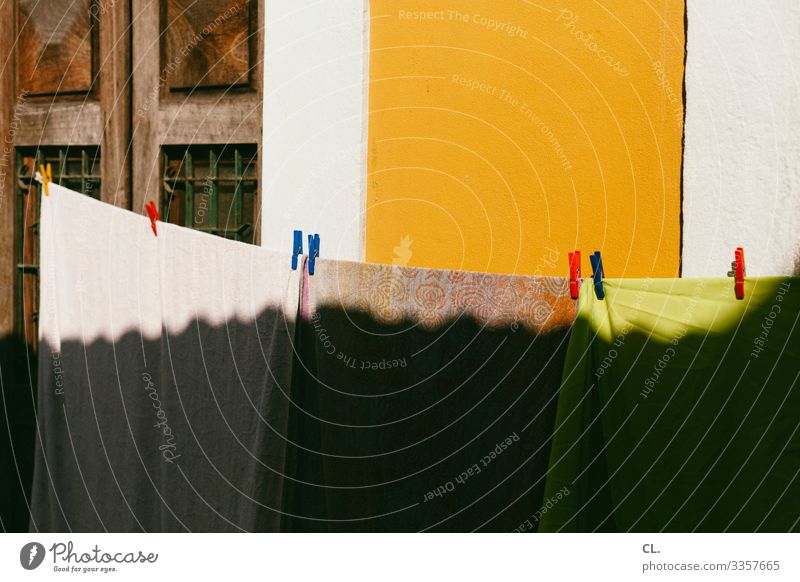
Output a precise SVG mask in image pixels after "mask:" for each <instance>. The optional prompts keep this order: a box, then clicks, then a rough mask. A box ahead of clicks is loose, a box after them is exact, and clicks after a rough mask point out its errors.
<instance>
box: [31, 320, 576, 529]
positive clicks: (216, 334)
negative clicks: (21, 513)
mask: <svg viewBox="0 0 800 582" xmlns="http://www.w3.org/2000/svg"><path fill="white" fill-rule="evenodd" d="M165 333H166V332H165ZM567 341H568V329H566V328H561V329H558V330H555V331H551V332H549V333H546V334H537V333H535V332H532V331H529V330H527V331H526V330H525V329H524V328H522V327H516V326H507V327H505V328H502V329H491V330H490V329H487V328H483V327H481V325H480V324H478V323H477V322H475V321H473V320H471V319H468V318H460V319H457V320H455V321H449V322H442V325H441V326H440V327H439V328H438V329H437V330H436V331H427V330H424V329H422V328H420V327H419V326H415V325H414V324H411V323H408V322H398V323H397V324H396V325H390V326H389V325H385V324H381V323H378V322H376V321H374V320H373V319H372V318H371V317H370V316H368V315H365V314H363V313H354V312H352V311H348V312H344V311H343V310H337V309H321V310H320V311H318V312H317V313H316V314H315V315H314V317H313V319H312V320H310V321H309V322H307V323H305V324H302V325H299V326H298V330H297V333H296V336H294V337H292V336H291V335H290V333H289V331H288V330H287V326H286V322H285V320H284V317H283V314H282V313H277V312H273V311H265V312H262V313H261V314H260V315H259V316H258V318H257V320H256V321H255V322H240V321H228V322H226V323H225V324H224V325H219V326H210V325H207V324H206V323H205V322H199V323H194V324H192V325H190V326H189V327H188V328H186V329H185V330H183V331H181V332H180V333H177V334H171V335H163V336H162V337H161V339H160V340H158V341H143V340H142V338H141V337H140V336H139V334H138V333H128V334H126V335H124V336H123V337H121V338H120V339H119V340H118V341H116V342H114V343H109V342H107V341H96V342H94V343H92V344H90V345H88V346H84V345H82V344H81V343H77V342H65V343H63V344H62V346H61V348H60V353H59V354H58V360H59V362H60V364H61V368H62V369H63V375H64V377H65V383H64V387H63V390H61V389H60V388H58V387H57V386H56V384H55V382H54V381H53V379H52V378H53V375H52V374H51V373H50V372H49V371H46V370H45V368H44V367H43V368H42V370H41V372H40V373H41V374H42V377H43V378H44V382H43V383H42V387H41V401H40V403H39V410H40V414H39V420H40V423H41V425H42V426H43V427H44V429H45V430H44V431H43V446H44V451H45V453H46V454H45V456H44V457H42V461H44V459H45V458H46V461H47V463H46V467H47V471H44V470H42V469H43V468H44V467H45V463H44V462H41V463H39V464H38V466H37V472H36V476H35V477H34V486H33V493H32V497H33V502H34V520H33V524H32V528H33V529H34V530H37V531H76V532H78V531H105V530H108V531H276V530H282V531H419V530H425V529H429V530H440V531H471V530H491V531H512V530H514V529H517V528H519V527H520V526H521V525H522V524H523V522H525V521H526V520H529V519H530V518H531V516H533V515H534V514H535V513H536V512H537V511H538V510H539V509H540V507H541V503H542V495H543V490H544V477H545V474H546V466H547V461H548V458H549V442H550V438H551V434H552V428H553V423H554V419H555V410H556V396H557V391H558V385H559V381H560V376H561V371H562V367H563V358H564V353H565V351H566V344H567ZM42 350H43V352H42V353H43V355H44V357H45V358H44V362H45V364H48V361H47V359H46V358H47V357H48V354H50V353H51V352H52V349H51V348H50V346H47V345H43V346H42ZM49 357H52V356H49ZM48 473H49V476H48Z"/></svg>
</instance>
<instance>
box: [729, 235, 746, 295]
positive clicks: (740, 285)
mask: <svg viewBox="0 0 800 582" xmlns="http://www.w3.org/2000/svg"><path fill="white" fill-rule="evenodd" d="M733 256H734V260H733V264H732V265H731V267H733V276H734V289H735V291H736V299H744V278H745V276H746V275H747V272H746V271H745V268H744V249H743V248H742V247H737V248H736V252H735V253H734V255H733Z"/></svg>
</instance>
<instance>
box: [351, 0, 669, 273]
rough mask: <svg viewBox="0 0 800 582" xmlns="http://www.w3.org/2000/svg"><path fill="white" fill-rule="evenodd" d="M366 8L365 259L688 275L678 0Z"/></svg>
mask: <svg viewBox="0 0 800 582" xmlns="http://www.w3.org/2000/svg"><path fill="white" fill-rule="evenodd" d="M371 7H372V8H371V10H372V24H371V55H370V117H369V161H368V171H369V177H368V190H367V193H368V196H367V234H366V237H367V238H366V241H367V257H366V258H367V261H370V262H379V263H393V262H394V264H409V265H414V266H424V267H439V268H463V269H468V270H478V271H484V270H485V271H495V272H508V273H531V274H533V273H538V274H554V275H565V274H566V273H567V270H568V268H567V267H568V261H567V252H568V251H570V250H572V249H575V248H578V249H581V250H582V251H583V256H584V260H583V269H584V275H588V274H589V273H590V267H589V261H588V255H589V253H590V252H592V251H594V250H601V251H602V252H603V262H604V266H605V270H606V274H607V276H609V277H616V276H625V277H642V276H649V275H654V276H676V275H677V274H678V261H679V256H680V171H681V136H682V123H683V122H682V117H683V105H682V87H683V55H684V26H683V18H684V3H683V0H660V1H659V0H602V1H601V2H596V1H593V0H580V1H560V2H552V1H549V0H531V1H528V0H502V1H499V0H473V1H469V0H462V1H460V2H452V1H450V2H444V1H442V0H401V1H398V0H372V3H371ZM454 7H457V8H454ZM404 239H405V240H404Z"/></svg>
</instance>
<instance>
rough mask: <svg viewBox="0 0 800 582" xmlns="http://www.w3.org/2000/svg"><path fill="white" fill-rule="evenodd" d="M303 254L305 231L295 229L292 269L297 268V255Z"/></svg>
mask: <svg viewBox="0 0 800 582" xmlns="http://www.w3.org/2000/svg"><path fill="white" fill-rule="evenodd" d="M302 254H303V231H302V230H296V231H294V244H293V245H292V271H296V270H297V257H298V256H299V255H302Z"/></svg>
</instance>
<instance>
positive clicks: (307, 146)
mask: <svg viewBox="0 0 800 582" xmlns="http://www.w3.org/2000/svg"><path fill="white" fill-rule="evenodd" d="M265 4H266V13H265V26H266V29H265V35H264V42H265V56H264V136H263V149H262V158H261V159H262V188H261V191H262V192H263V196H264V199H263V204H262V208H263V212H262V220H263V222H262V237H261V238H262V244H263V245H264V246H267V247H269V248H274V249H279V250H284V251H286V252H289V251H291V248H292V232H293V230H294V229H295V228H298V229H302V230H303V231H304V233H308V232H317V233H319V234H320V236H321V239H322V240H321V249H322V254H323V255H324V256H325V257H328V258H339V259H350V260H363V258H364V248H363V247H364V214H363V211H362V209H363V207H364V191H365V185H364V181H365V159H364V158H365V150H366V129H367V128H366V108H367V93H368V88H367V73H368V62H369V50H368V41H369V6H368V0H268V1H267V2H266V3H265ZM304 244H306V243H304ZM306 250H307V249H306Z"/></svg>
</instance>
